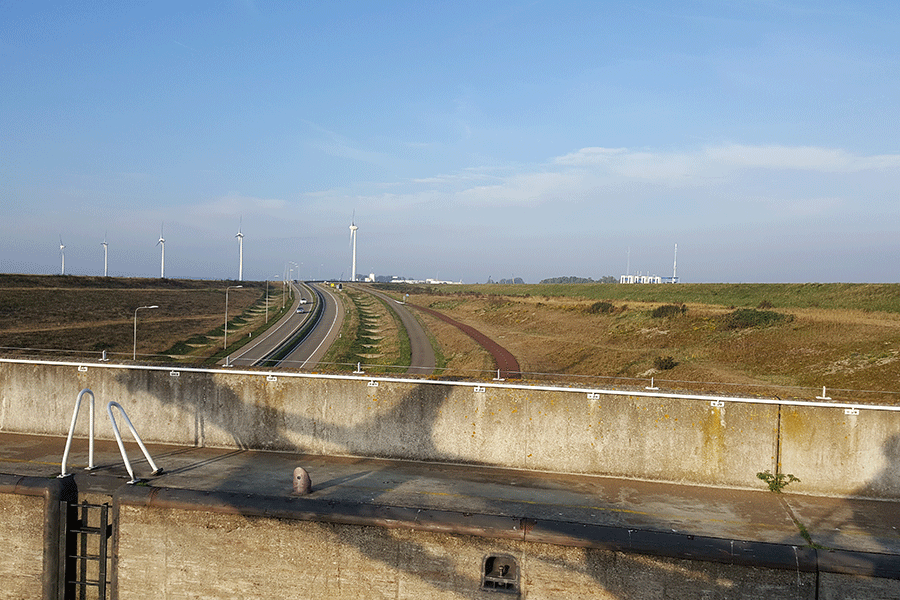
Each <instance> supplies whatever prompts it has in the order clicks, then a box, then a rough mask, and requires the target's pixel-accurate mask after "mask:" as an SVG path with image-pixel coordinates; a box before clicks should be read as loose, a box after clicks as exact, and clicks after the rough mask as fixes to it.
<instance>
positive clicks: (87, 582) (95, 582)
mask: <svg viewBox="0 0 900 600" xmlns="http://www.w3.org/2000/svg"><path fill="white" fill-rule="evenodd" d="M69 583H71V584H73V585H93V586H97V587H100V582H99V581H78V580H75V581H69Z"/></svg>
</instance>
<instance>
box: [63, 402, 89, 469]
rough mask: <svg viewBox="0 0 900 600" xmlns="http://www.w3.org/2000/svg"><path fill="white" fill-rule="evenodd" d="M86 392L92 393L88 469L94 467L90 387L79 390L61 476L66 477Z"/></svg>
mask: <svg viewBox="0 0 900 600" xmlns="http://www.w3.org/2000/svg"><path fill="white" fill-rule="evenodd" d="M85 394H90V396H91V404H90V407H91V411H90V419H91V420H90V437H89V438H88V439H89V440H90V441H89V442H88V443H89V446H88V448H89V450H88V466H87V467H86V470H88V471H91V470H93V469H94V392H92V391H91V390H89V389H88V388H84V389H83V390H81V391H80V392H78V397H77V398H75V410H73V411H72V424H71V425H69V437H67V438H66V449H65V451H64V452H63V457H62V464H61V465H60V474H59V477H66V475H67V474H66V463H67V462H68V461H69V449H70V448H71V447H72V436H73V435H74V434H75V423H76V422H77V421H78V411H79V409H80V408H81V399H82V398H83V397H84V395H85Z"/></svg>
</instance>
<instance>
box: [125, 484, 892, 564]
mask: <svg viewBox="0 0 900 600" xmlns="http://www.w3.org/2000/svg"><path fill="white" fill-rule="evenodd" d="M114 504H115V506H116V510H118V507H119V506H132V507H146V508H155V509H163V510H183V511H201V512H212V513H220V514H235V515H241V516H255V517H262V518H273V519H293V520H303V521H319V522H326V523H337V524H344V525H359V526H370V527H384V528H403V529H413V530H419V531H428V532H439V533H449V534H456V535H466V536H477V537H483V538H492V539H507V540H519V541H523V542H534V543H544V544H553V545H557V546H568V547H582V548H597V549H603V550H610V551H617V552H626V553H634V554H643V555H649V556H658V557H666V558H675V559H684V560H696V561H703V562H715V563H722V564H729V565H735V566H743V567H758V568H764V569H779V570H791V571H799V572H804V573H815V572H830V573H839V574H847V575H863V576H868V577H878V578H890V579H900V556H894V555H888V554H874V553H866V552H850V551H823V550H816V549H814V548H809V547H799V546H792V545H787V544H777V543H767V542H754V541H743V540H729V539H721V538H715V537H709V536H698V535H689V534H683V533H677V532H661V531H649V530H640V529H626V528H622V527H611V526H602V525H590V524H583V523H573V522H566V521H554V520H549V519H527V518H517V517H509V516H499V515H489V514H477V513H463V512H453V511H445V510H432V509H416V508H409V507H398V506H385V505H377V504H362V503H354V502H339V501H333V500H318V499H310V498H302V497H296V496H286V497H277V496H262V495H255V494H237V493H227V492H207V491H199V490H187V489H174V488H159V487H151V486H131V485H125V486H122V487H121V488H119V490H117V491H116V493H115V495H114Z"/></svg>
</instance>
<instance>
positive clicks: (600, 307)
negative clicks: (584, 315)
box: [587, 300, 615, 315]
mask: <svg viewBox="0 0 900 600" xmlns="http://www.w3.org/2000/svg"><path fill="white" fill-rule="evenodd" d="M614 309H615V306H613V304H612V302H604V301H602V300H601V301H599V302H594V303H593V304H591V305H590V306H588V307H587V312H589V313H590V314H592V315H597V314H601V313H611V312H612V311H613V310H614Z"/></svg>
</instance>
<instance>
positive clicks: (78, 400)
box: [59, 388, 163, 484]
mask: <svg viewBox="0 0 900 600" xmlns="http://www.w3.org/2000/svg"><path fill="white" fill-rule="evenodd" d="M86 395H89V396H90V397H91V403H90V426H89V435H88V466H87V467H86V470H93V469H95V468H96V467H95V466H94V392H92V391H91V390H89V389H88V388H84V389H83V390H81V391H80V392H78V397H77V398H75V409H74V410H73V411H72V424H71V425H70V426H69V435H68V437H67V438H66V448H65V450H64V451H63V457H62V463H61V465H60V474H59V477H61V478H62V477H67V476H68V475H69V474H68V473H66V465H67V464H68V462H69V450H70V449H71V448H72V438H73V437H74V435H75V425H76V423H77V422H78V413H79V412H80V409H81V399H82V398H83V397H84V396H86ZM113 407H115V408H118V409H119V412H120V413H121V415H122V417H123V418H124V419H125V422H126V423H127V424H128V428H129V429H130V430H131V435H132V437H134V440H135V441H136V442H137V444H138V446H140V448H141V451H142V452H143V453H144V457H146V459H147V462H148V463H149V464H150V466H151V467H152V468H153V472H152V473H151V475H160V474H161V473H162V472H163V470H162V469H161V468H159V467H157V466H156V463H155V462H153V458H152V457H151V456H150V452H148V451H147V447H146V446H144V442H143V441H142V440H141V436H140V435H138V432H137V430H136V429H135V428H134V425H133V424H132V423H131V419H129V418H128V414H127V413H126V412H125V409H124V408H122V405H121V404H119V403H118V402H114V401H110V402H109V403H108V404H107V405H106V412H107V413H108V414H109V420H110V422H111V423H112V428H113V433H114V434H115V436H116V443H117V444H118V445H119V452H120V453H121V454H122V461H123V462H124V463H125V468H126V469H127V470H128V474H129V475H130V476H131V481H129V482H128V483H132V484H133V483H138V482H139V481H140V479H138V478H136V477H135V476H134V469H132V468H131V461H129V460H128V454H127V453H126V452H125V444H124V443H122V435H121V434H120V433H119V426H118V424H117V423H116V418H115V416H114V415H113Z"/></svg>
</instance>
